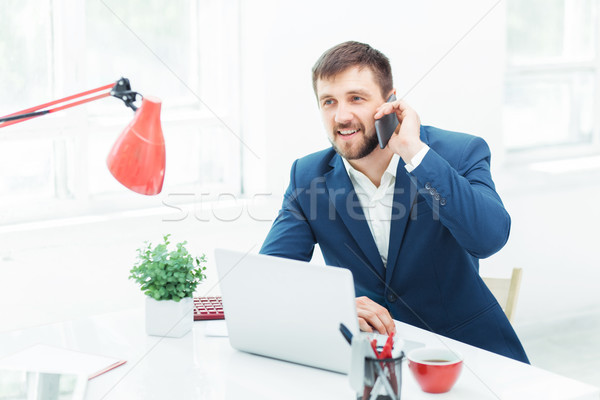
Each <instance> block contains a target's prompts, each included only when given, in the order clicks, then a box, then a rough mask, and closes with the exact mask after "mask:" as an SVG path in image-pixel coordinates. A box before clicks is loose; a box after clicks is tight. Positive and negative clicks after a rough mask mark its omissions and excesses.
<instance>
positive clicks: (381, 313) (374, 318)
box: [356, 296, 396, 335]
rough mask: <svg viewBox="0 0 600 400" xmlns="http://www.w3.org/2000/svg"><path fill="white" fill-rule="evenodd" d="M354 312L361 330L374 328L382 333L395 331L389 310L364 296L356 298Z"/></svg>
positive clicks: (370, 330)
mask: <svg viewBox="0 0 600 400" xmlns="http://www.w3.org/2000/svg"><path fill="white" fill-rule="evenodd" d="M356 312H357V314H358V325H359V326H360V330H361V331H364V332H373V330H376V331H378V332H379V333H381V334H383V335H389V334H390V333H392V332H395V331H396V325H395V324H394V320H393V319H392V316H391V315H390V313H389V311H388V310H387V309H386V308H385V307H382V306H380V305H379V304H377V303H375V302H374V301H373V300H371V299H369V298H368V297H366V296H362V297H357V298H356Z"/></svg>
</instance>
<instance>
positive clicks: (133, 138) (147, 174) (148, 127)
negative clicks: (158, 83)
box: [106, 96, 166, 195]
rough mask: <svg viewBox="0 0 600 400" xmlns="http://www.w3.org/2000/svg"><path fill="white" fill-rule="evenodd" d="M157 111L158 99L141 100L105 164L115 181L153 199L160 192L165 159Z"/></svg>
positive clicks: (158, 107) (158, 110) (159, 104)
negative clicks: (152, 196)
mask: <svg viewBox="0 0 600 400" xmlns="http://www.w3.org/2000/svg"><path fill="white" fill-rule="evenodd" d="M160 107H161V101H160V99H158V98H156V97H151V96H146V97H144V98H143V100H142V105H141V106H140V108H138V109H137V111H136V112H135V117H134V118H133V121H131V122H130V123H129V125H127V127H126V128H125V129H124V130H123V132H122V133H121V136H119V138H118V139H117V141H116V142H115V144H114V145H113V147H112V149H111V151H110V153H109V154H108V158H107V160H106V162H107V164H108V169H109V170H110V172H111V174H112V175H113V176H114V177H115V179H116V180H118V181H119V182H121V183H122V184H123V185H124V186H126V187H127V188H129V189H130V190H133V191H134V192H136V193H140V194H145V195H155V194H158V193H160V191H161V190H162V186H163V181H164V178H165V161H166V156H165V140H164V137H163V133H162V128H161V125H160Z"/></svg>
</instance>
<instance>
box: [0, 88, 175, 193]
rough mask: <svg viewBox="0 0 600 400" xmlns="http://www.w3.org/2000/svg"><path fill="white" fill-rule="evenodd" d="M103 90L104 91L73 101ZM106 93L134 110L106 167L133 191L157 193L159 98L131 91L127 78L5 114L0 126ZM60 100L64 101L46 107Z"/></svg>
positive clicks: (161, 156)
mask: <svg viewBox="0 0 600 400" xmlns="http://www.w3.org/2000/svg"><path fill="white" fill-rule="evenodd" d="M107 90H108V91H107ZM102 91H105V93H102V94H98V95H94V96H91V97H88V98H85V99H83V100H77V101H73V100H75V99H78V98H80V97H84V96H88V95H90V94H93V93H96V92H102ZM108 96H114V97H117V98H119V99H121V100H123V102H124V103H125V105H126V106H127V107H129V108H131V109H132V110H133V111H135V116H134V118H133V121H131V122H130V123H129V125H127V127H125V129H124V130H123V132H122V133H121V135H120V136H119V138H118V139H117V141H116V142H115V144H114V145H113V147H112V149H111V151H110V153H109V154H108V158H107V160H106V162H107V164H108V169H109V170H110V172H111V174H112V175H113V176H114V177H115V178H116V179H117V180H118V181H119V182H121V183H122V184H123V185H124V186H126V187H127V188H129V189H131V190H133V191H134V192H136V193H140V194H145V195H154V194H158V193H160V191H161V190H162V185H163V181H164V177H165V141H164V138H163V134H162V128H161V126H160V106H161V101H160V99H158V98H156V97H151V96H146V97H143V96H142V95H140V94H139V93H137V92H134V91H132V90H131V85H130V84H129V80H128V79H126V78H121V79H119V80H118V81H117V82H116V83H114V84H112V83H111V84H110V85H105V86H102V87H99V88H96V89H92V90H88V91H85V92H82V93H78V94H74V95H72V96H68V97H65V98H62V99H59V100H55V101H51V102H49V103H46V104H42V105H39V106H36V107H32V108H28V109H26V110H23V111H18V112H16V113H12V114H9V115H6V116H4V117H1V118H0V128H4V127H5V126H9V125H13V124H16V123H19V122H23V121H26V120H28V119H31V118H36V117H40V116H42V115H46V114H50V113H53V112H56V111H60V110H64V109H66V108H70V107H74V106H78V105H80V104H83V103H88V102H90V101H94V100H98V99H101V98H103V97H108ZM137 96H140V97H142V105H141V106H140V107H139V108H138V107H136V106H135V105H133V102H134V101H135V100H136V97H137ZM66 102H70V103H66ZM61 103H66V104H63V105H60V106H57V107H54V108H49V107H52V106H55V105H57V104H61Z"/></svg>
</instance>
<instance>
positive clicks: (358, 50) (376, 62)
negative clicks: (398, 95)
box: [312, 41, 394, 99]
mask: <svg viewBox="0 0 600 400" xmlns="http://www.w3.org/2000/svg"><path fill="white" fill-rule="evenodd" d="M351 67H359V68H361V69H362V68H365V67H368V68H371V70H372V71H373V74H374V75H375V79H376V81H377V83H378V84H379V87H380V88H381V96H382V97H383V98H384V99H385V98H386V97H387V94H388V93H389V92H390V91H391V90H392V89H393V87H394V84H393V82H392V67H391V66H390V60H389V59H388V58H387V57H386V56H385V55H384V54H383V53H382V52H380V51H379V50H375V49H374V48H372V47H371V46H369V45H368V44H365V43H360V42H353V41H349V42H344V43H341V44H338V45H337V46H334V47H332V48H330V49H329V50H327V51H326V52H325V53H323V55H321V57H320V58H319V59H318V60H317V62H316V63H315V65H314V66H313V68H312V83H313V90H314V91H315V95H317V97H318V94H317V80H319V79H330V78H332V77H334V76H336V75H337V74H339V73H341V72H344V71H345V70H347V69H348V68H351Z"/></svg>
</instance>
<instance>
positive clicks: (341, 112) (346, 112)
mask: <svg viewBox="0 0 600 400" xmlns="http://www.w3.org/2000/svg"><path fill="white" fill-rule="evenodd" d="M350 121H352V112H350V109H349V107H348V106H347V105H346V104H342V103H339V104H338V107H337V110H336V113H335V122H336V123H338V124H345V123H347V122H350Z"/></svg>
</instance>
